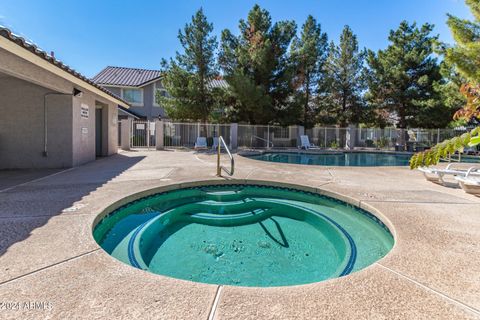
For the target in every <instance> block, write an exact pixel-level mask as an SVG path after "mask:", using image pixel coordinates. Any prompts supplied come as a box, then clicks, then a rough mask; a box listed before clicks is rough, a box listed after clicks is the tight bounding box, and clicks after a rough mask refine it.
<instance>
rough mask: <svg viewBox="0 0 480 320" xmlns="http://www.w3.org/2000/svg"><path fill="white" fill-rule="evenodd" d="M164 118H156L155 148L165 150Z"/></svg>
mask: <svg viewBox="0 0 480 320" xmlns="http://www.w3.org/2000/svg"><path fill="white" fill-rule="evenodd" d="M163 135H164V134H163V120H158V119H157V120H155V148H156V149H157V150H163V148H164V140H163Z"/></svg>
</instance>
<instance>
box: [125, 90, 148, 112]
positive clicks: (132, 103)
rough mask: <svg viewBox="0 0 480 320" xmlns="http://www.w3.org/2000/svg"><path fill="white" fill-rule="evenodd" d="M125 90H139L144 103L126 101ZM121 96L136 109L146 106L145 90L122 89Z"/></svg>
mask: <svg viewBox="0 0 480 320" xmlns="http://www.w3.org/2000/svg"><path fill="white" fill-rule="evenodd" d="M125 90H139V91H140V97H141V100H142V101H141V102H130V101H128V100H127V99H125V96H124V91H125ZM121 96H122V99H123V100H125V101H127V102H128V103H130V104H131V105H132V106H134V107H143V106H144V98H143V88H135V87H125V88H122V89H121Z"/></svg>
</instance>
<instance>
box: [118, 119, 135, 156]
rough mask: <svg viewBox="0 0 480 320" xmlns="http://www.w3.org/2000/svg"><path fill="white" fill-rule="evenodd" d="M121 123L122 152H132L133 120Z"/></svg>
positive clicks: (124, 120)
mask: <svg viewBox="0 0 480 320" xmlns="http://www.w3.org/2000/svg"><path fill="white" fill-rule="evenodd" d="M120 122H121V124H122V125H121V129H120V130H121V131H120V136H121V140H122V141H121V142H122V144H121V146H120V148H121V149H122V150H126V151H128V150H130V140H131V138H132V137H131V136H132V135H131V130H132V119H131V118H128V119H123V120H121V121H120Z"/></svg>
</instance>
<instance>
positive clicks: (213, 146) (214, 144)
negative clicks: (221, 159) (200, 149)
mask: <svg viewBox="0 0 480 320" xmlns="http://www.w3.org/2000/svg"><path fill="white" fill-rule="evenodd" d="M217 149H218V137H213V144H212V150H213V151H216V150H217Z"/></svg>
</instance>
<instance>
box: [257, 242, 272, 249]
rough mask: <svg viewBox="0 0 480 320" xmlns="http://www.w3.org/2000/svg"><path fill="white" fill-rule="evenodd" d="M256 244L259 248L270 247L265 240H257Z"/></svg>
mask: <svg viewBox="0 0 480 320" xmlns="http://www.w3.org/2000/svg"><path fill="white" fill-rule="evenodd" d="M257 244H258V246H259V247H260V248H263V249H268V248H270V247H271V245H270V243H268V242H267V241H264V240H260V241H258V242H257Z"/></svg>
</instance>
